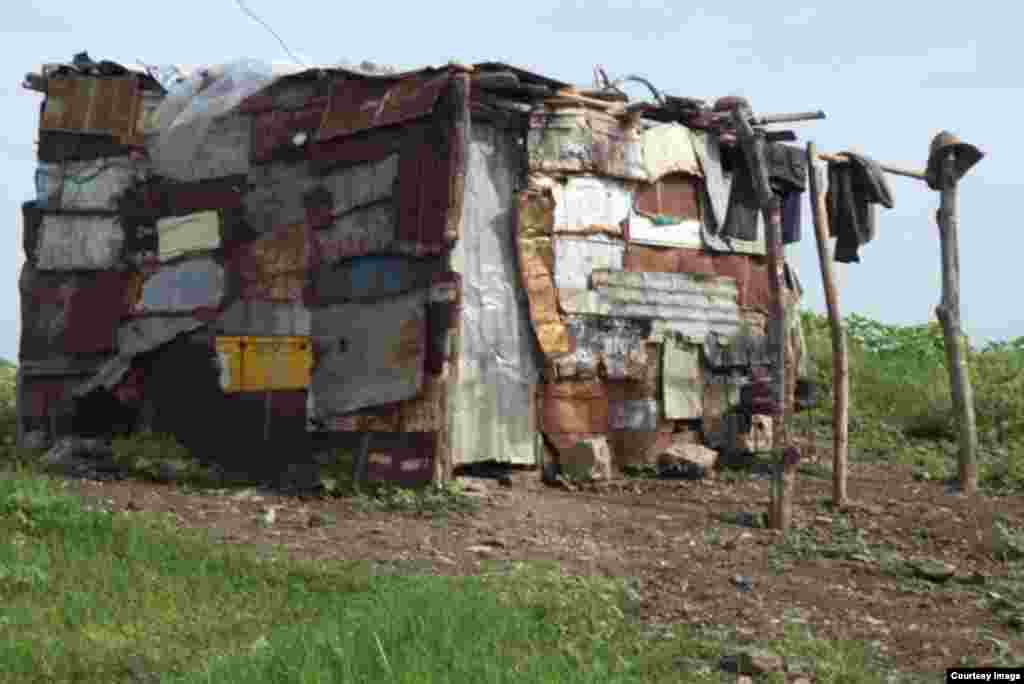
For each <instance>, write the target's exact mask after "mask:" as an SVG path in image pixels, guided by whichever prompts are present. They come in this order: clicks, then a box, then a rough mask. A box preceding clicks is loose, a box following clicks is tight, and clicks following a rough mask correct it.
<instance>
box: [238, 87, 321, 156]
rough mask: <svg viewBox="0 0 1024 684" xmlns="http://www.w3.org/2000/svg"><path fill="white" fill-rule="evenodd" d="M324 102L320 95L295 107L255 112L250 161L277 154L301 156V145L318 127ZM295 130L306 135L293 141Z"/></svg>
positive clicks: (310, 137) (310, 138) (302, 151)
mask: <svg viewBox="0 0 1024 684" xmlns="http://www.w3.org/2000/svg"><path fill="white" fill-rule="evenodd" d="M326 104H327V103H326V99H321V100H320V101H318V102H317V103H316V104H313V105H311V106H309V107H307V108H304V109H299V110H297V111H283V110H279V109H273V110H270V111H267V112H263V113H260V114H257V115H256V117H255V121H254V122H253V136H252V161H253V162H254V163H263V162H268V161H270V160H271V159H274V158H275V156H281V155H285V156H293V157H296V156H298V157H301V156H304V155H305V151H304V149H303V148H304V146H305V144H307V143H308V142H311V141H312V139H313V136H314V133H315V132H316V130H317V129H318V128H319V127H320V120H321V119H322V118H323V115H324V112H325V111H326ZM299 133H304V134H305V135H306V138H305V140H304V141H303V143H302V144H301V145H296V144H295V142H294V138H295V136H296V135H297V134H299Z"/></svg>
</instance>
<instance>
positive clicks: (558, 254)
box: [554, 235, 625, 295]
mask: <svg viewBox="0 0 1024 684" xmlns="http://www.w3.org/2000/svg"><path fill="white" fill-rule="evenodd" d="M554 250H555V287H556V288H558V290H559V295H561V292H562V291H563V290H586V289H587V288H588V287H590V274H591V273H592V272H594V271H595V270H598V269H605V270H617V271H621V270H622V256H623V253H624V252H625V244H624V243H623V242H622V241H621V240H614V239H612V238H607V237H605V236H603V235H593V236H590V237H587V238H574V237H563V236H560V237H556V238H555V239H554Z"/></svg>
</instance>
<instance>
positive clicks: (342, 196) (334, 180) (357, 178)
mask: <svg viewBox="0 0 1024 684" xmlns="http://www.w3.org/2000/svg"><path fill="white" fill-rule="evenodd" d="M397 180H398V155H397V154H392V155H389V156H387V157H385V158H384V159H381V160H379V161H374V162H369V163H366V164H357V165H355V166H350V167H347V168H344V169H341V170H337V171H334V172H333V173H331V174H329V175H327V176H325V177H324V178H323V179H322V180H321V183H322V184H323V187H324V188H326V189H327V190H328V191H329V192H330V193H331V211H332V213H333V214H334V216H341V215H343V214H346V213H348V212H350V211H352V210H353V209H356V208H358V207H364V206H366V205H368V204H373V203H374V202H379V201H380V200H384V199H388V198H389V197H392V196H393V195H394V190H395V183H396V182H397Z"/></svg>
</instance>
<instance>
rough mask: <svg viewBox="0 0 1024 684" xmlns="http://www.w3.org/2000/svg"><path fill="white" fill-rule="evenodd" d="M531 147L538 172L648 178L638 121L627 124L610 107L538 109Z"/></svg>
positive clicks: (532, 119)
mask: <svg viewBox="0 0 1024 684" xmlns="http://www.w3.org/2000/svg"><path fill="white" fill-rule="evenodd" d="M526 147H527V154H528V156H529V165H530V169H531V170H533V171H547V172H560V173H582V172H596V173H600V174H602V175H606V176H612V177H616V178H625V179H627V180H646V179H647V172H646V171H645V170H644V166H643V153H642V148H641V145H640V134H639V131H638V130H637V128H636V126H634V125H623V123H622V122H620V121H619V120H618V119H616V118H615V117H614V116H612V115H610V114H607V113H605V112H600V111H597V110H593V109H586V108H582V107H558V108H554V107H549V106H544V107H541V108H537V109H535V110H534V111H533V112H531V114H530V129H529V131H528V133H527V139H526Z"/></svg>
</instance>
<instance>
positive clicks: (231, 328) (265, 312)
mask: <svg viewBox="0 0 1024 684" xmlns="http://www.w3.org/2000/svg"><path fill="white" fill-rule="evenodd" d="M213 327H214V330H216V331H217V332H218V333H219V334H222V335H235V336H239V335H253V336H274V335H309V334H310V332H311V330H312V328H311V316H310V311H309V309H307V308H306V306H305V304H303V303H302V302H264V301H258V300H245V299H240V300H237V301H235V302H232V303H231V305H230V306H228V307H226V308H225V309H224V311H223V312H222V313H221V315H220V317H219V318H218V319H217V320H216V322H214V324H213Z"/></svg>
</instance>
